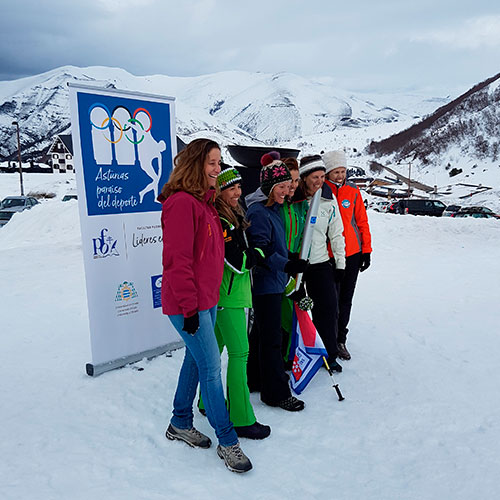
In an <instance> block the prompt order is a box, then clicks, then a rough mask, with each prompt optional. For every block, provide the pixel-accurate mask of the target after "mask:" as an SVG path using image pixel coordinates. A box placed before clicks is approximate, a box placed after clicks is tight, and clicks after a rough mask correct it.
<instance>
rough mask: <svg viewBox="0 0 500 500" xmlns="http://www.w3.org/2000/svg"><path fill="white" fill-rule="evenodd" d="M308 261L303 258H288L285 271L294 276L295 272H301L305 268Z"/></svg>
mask: <svg viewBox="0 0 500 500" xmlns="http://www.w3.org/2000/svg"><path fill="white" fill-rule="evenodd" d="M308 264H309V262H307V260H304V259H297V260H289V261H288V262H287V263H286V264H285V273H288V274H290V275H291V276H295V275H296V274H299V273H303V272H304V271H305V270H306V267H307V265H308Z"/></svg>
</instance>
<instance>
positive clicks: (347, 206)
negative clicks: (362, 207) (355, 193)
mask: <svg viewBox="0 0 500 500" xmlns="http://www.w3.org/2000/svg"><path fill="white" fill-rule="evenodd" d="M342 206H343V207H344V208H349V207H350V206H351V202H350V201H349V200H342Z"/></svg>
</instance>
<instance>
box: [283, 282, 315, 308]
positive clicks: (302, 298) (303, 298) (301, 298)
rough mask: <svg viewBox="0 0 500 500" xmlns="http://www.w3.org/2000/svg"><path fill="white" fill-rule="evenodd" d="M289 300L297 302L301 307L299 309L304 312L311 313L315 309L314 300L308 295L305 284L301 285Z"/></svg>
mask: <svg viewBox="0 0 500 500" xmlns="http://www.w3.org/2000/svg"><path fill="white" fill-rule="evenodd" d="M288 298H289V299H292V300H293V301H294V302H296V303H297V305H298V306H299V309H302V310H303V311H309V310H310V309H312V308H313V305H314V303H313V301H312V299H311V298H310V297H308V296H307V295H306V289H305V288H304V283H302V284H301V285H300V287H299V289H298V290H296V291H295V292H293V293H291V294H290V295H289V296H288Z"/></svg>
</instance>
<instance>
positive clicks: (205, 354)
mask: <svg viewBox="0 0 500 500" xmlns="http://www.w3.org/2000/svg"><path fill="white" fill-rule="evenodd" d="M220 159H221V156H220V148H219V146H218V144H217V143H216V142H214V141H211V140H209V139H196V140H194V141H192V142H191V143H190V144H189V145H188V146H187V147H186V148H185V149H183V150H182V151H181V152H180V153H179V154H178V155H177V156H176V157H175V160H174V164H175V168H174V170H173V172H172V174H171V175H170V178H169V181H168V182H167V183H166V184H165V186H164V187H163V190H162V192H161V195H160V196H159V200H160V201H161V202H162V203H163V206H162V216H161V222H162V229H163V279H162V308H163V313H164V314H167V315H168V317H169V319H170V321H171V322H172V324H173V325H174V327H175V329H176V330H177V331H178V332H179V335H180V336H181V337H182V340H183V341H184V343H185V344H186V350H185V356H184V361H183V364H182V368H181V371H180V374H179V381H178V384H177V390H176V392H175V397H174V409H173V416H172V419H171V421H170V425H169V426H168V429H167V431H166V436H167V438H168V439H171V440H174V439H177V440H180V441H184V442H185V443H187V444H188V445H190V446H192V447H196V448H209V447H210V445H211V441H210V439H209V438H208V437H207V436H205V435H203V434H202V433H201V432H199V431H198V430H196V429H195V428H194V427H193V401H194V398H195V395H196V389H197V386H198V382H199V383H200V389H201V394H202V396H203V401H204V403H205V410H206V415H207V417H208V420H209V422H210V425H211V426H212V427H213V428H214V429H215V434H216V435H217V438H218V440H219V445H218V446H217V454H218V455H219V457H220V458H222V459H223V460H224V462H225V464H226V466H227V467H228V469H230V470H231V471H233V472H247V471H249V470H250V469H251V468H252V464H251V462H250V460H249V459H248V457H246V456H245V454H244V453H243V452H242V450H241V448H240V446H239V442H238V436H237V434H236V432H235V430H234V428H233V424H232V423H231V421H230V420H229V415H228V412H227V409H226V402H225V398H224V392H223V388H222V381H221V368H220V354H219V348H218V346H217V341H216V338H215V333H214V325H215V319H216V313H217V302H218V300H219V288H220V285H221V281H222V272H223V268H224V238H223V236H222V228H221V224H220V220H219V216H218V214H217V211H216V210H215V208H214V206H213V202H214V198H215V187H216V183H217V176H218V174H219V173H220Z"/></svg>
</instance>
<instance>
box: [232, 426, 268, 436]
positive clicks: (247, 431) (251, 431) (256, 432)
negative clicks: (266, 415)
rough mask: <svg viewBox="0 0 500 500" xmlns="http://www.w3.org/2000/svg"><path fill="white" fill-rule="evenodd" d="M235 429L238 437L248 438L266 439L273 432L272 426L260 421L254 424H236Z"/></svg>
mask: <svg viewBox="0 0 500 500" xmlns="http://www.w3.org/2000/svg"><path fill="white" fill-rule="evenodd" d="M234 430H235V431H236V434H237V435H238V437H240V438H242V437H243V438H247V439H266V437H268V436H269V434H271V427H269V426H268V425H264V424H261V423H259V422H255V423H254V424H252V425H242V426H239V427H238V426H236V425H235V426H234Z"/></svg>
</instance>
